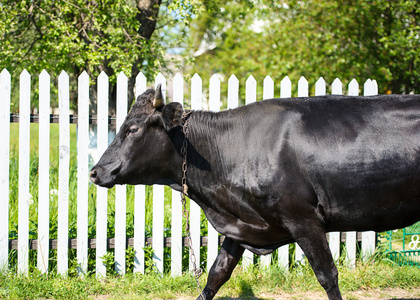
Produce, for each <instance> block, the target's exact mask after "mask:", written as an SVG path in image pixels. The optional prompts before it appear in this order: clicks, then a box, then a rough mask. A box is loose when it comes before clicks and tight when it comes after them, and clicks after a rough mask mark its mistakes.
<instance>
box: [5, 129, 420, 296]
mask: <svg viewBox="0 0 420 300" xmlns="http://www.w3.org/2000/svg"><path fill="white" fill-rule="evenodd" d="M18 144H19V143H18V124H12V126H11V157H10V202H9V216H10V219H9V231H10V235H9V238H17V235H18V231H17V229H18V226H17V222H18ZM70 147H71V160H70V178H71V179H70V195H69V237H70V238H76V232H77V222H76V218H77V215H76V209H77V199H76V196H77V181H76V180H75V178H76V174H77V157H76V127H75V126H73V125H72V126H71V142H70ZM50 149H51V151H50V152H51V154H50V190H54V189H58V125H56V124H52V125H51V146H50ZM30 193H31V194H32V199H33V201H32V202H31V205H30V238H31V239H36V238H37V222H38V211H37V207H38V124H31V160H30ZM133 210H134V188H133V187H130V186H128V187H127V227H126V228H127V236H128V237H132V236H133V231H134V230H133V229H134V228H133V220H134V219H133V218H134V216H133ZM164 213H165V220H164V226H165V228H170V224H171V190H170V188H166V189H165V212H164ZM114 214H115V190H114V189H110V190H109V197H108V237H114V226H113V225H114ZM95 216H96V187H95V186H94V185H90V187H89V228H88V229H89V230H88V231H89V237H91V238H94V237H95V233H96V232H95V228H96V218H95ZM151 229H152V188H151V187H147V188H146V236H151ZM201 233H202V235H206V234H207V222H206V221H205V219H204V216H203V217H202V224H201ZM170 234H171V232H170V230H167V231H165V236H170ZM56 237H57V195H55V194H52V195H50V238H56ZM291 249H293V247H291ZM203 250H205V249H203ZM184 254H185V255H184V263H183V265H184V268H187V266H188V252H187V251H185V252H184ZM29 255H30V269H31V272H30V273H29V275H28V276H27V277H22V276H18V275H17V274H16V272H14V270H15V269H16V261H17V252H16V250H11V251H10V259H9V271H6V272H0V299H37V298H38V299H45V298H48V299H51V298H53V299H88V298H91V299H94V298H95V297H98V296H102V297H105V298H106V299H176V298H179V297H184V298H188V299H195V297H196V296H197V294H198V293H197V289H196V285H195V281H194V279H193V278H192V277H191V276H190V275H189V274H184V275H183V276H180V277H176V278H172V277H170V276H169V275H167V273H168V271H169V270H170V267H169V265H170V249H169V248H167V249H165V260H164V264H165V274H164V275H157V274H155V272H154V269H153V268H152V267H151V266H152V264H153V262H152V255H153V252H152V250H151V249H150V248H149V247H147V248H146V262H145V263H146V266H148V267H149V268H147V272H146V275H134V274H132V272H131V269H130V267H128V271H127V275H125V276H123V277H118V276H116V275H115V273H114V272H113V267H112V264H113V251H112V250H110V251H109V252H108V254H107V255H106V259H105V261H106V263H107V266H108V268H107V270H108V277H107V279H105V280H96V279H95V274H94V269H95V265H94V264H95V251H94V249H90V250H89V264H88V271H89V272H88V275H87V276H86V277H85V278H79V277H77V276H75V275H76V267H77V263H76V250H70V251H69V261H70V268H69V274H68V275H69V276H67V277H61V276H59V275H57V274H56V272H55V271H56V270H55V268H56V250H50V264H49V266H50V267H49V273H48V275H41V274H39V272H38V271H37V270H36V267H35V266H36V259H37V255H36V251H34V250H31V251H30V253H29ZM132 255H133V251H132V250H128V251H127V257H128V258H129V259H128V260H127V266H132V261H131V260H130V259H131V258H132ZM201 255H202V256H201V261H202V262H203V264H202V267H205V264H206V257H205V256H206V252H205V251H201ZM204 269H205V268H204ZM339 272H340V287H341V289H342V291H343V293H344V294H345V293H349V292H352V291H356V290H366V289H383V288H395V287H398V288H402V289H411V288H416V287H418V286H419V285H420V269H418V268H415V267H399V266H396V265H395V264H393V263H391V262H389V261H387V260H386V259H384V258H383V257H381V256H376V257H375V259H373V260H372V261H370V262H369V263H366V264H363V263H361V262H359V263H358V266H357V268H356V269H354V270H352V269H348V268H346V267H344V266H342V265H339ZM200 281H201V284H202V285H203V286H204V284H205V281H206V275H203V276H202V278H201V279H200ZM307 291H318V292H322V293H323V290H322V288H321V286H320V285H319V284H318V282H317V280H316V278H315V276H314V274H313V272H312V269H311V268H310V267H309V266H308V265H303V266H297V267H296V266H293V267H292V268H291V270H290V271H289V272H284V271H283V270H280V269H278V268H275V267H271V268H268V269H261V268H259V267H258V265H255V266H254V267H252V268H250V269H248V270H244V269H242V268H241V267H239V268H237V270H235V272H234V274H233V276H232V278H231V280H230V281H229V282H228V283H227V284H226V285H225V286H223V287H222V289H221V291H220V292H219V293H218V297H219V298H218V299H230V298H229V297H240V298H241V299H257V298H256V297H258V295H259V294H263V293H268V294H271V293H284V292H286V293H296V292H307ZM350 298H351V297H349V299H350ZM352 299H353V298H352Z"/></svg>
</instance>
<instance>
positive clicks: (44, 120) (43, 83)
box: [38, 70, 50, 273]
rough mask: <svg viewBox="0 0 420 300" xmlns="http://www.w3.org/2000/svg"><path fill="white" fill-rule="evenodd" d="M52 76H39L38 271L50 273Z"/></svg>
mask: <svg viewBox="0 0 420 300" xmlns="http://www.w3.org/2000/svg"><path fill="white" fill-rule="evenodd" d="M49 169H50V75H49V74H48V73H47V72H46V71H45V70H43V71H42V72H41V74H40V75H39V161H38V170H39V171H38V175H39V182H38V270H40V272H41V273H47V272H48V253H49V244H50V243H49V226H50V214H49V212H50V195H49V191H50V180H49V176H50V174H49V173H50V172H49Z"/></svg>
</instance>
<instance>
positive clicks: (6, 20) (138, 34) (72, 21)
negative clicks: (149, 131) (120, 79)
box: [0, 0, 197, 111]
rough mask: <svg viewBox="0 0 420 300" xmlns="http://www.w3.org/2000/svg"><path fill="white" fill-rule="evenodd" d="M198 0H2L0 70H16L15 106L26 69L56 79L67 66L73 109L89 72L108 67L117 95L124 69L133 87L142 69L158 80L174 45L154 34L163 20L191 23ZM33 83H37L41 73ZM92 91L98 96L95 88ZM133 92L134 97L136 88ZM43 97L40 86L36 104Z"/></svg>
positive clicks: (15, 106) (93, 96) (15, 108)
mask: <svg viewBox="0 0 420 300" xmlns="http://www.w3.org/2000/svg"><path fill="white" fill-rule="evenodd" d="M196 1H197V0H167V1H163V3H162V1H157V0H147V1H127V0H117V1H109V0H102V1H90V0H76V1H70V2H69V1H65V0H60V1H55V0H46V1H41V0H36V1H33V0H23V1H11V0H5V1H2V3H1V5H0V19H1V20H2V22H1V24H0V53H1V59H0V70H2V69H3V68H7V69H8V70H9V72H10V73H11V74H12V78H13V93H12V94H13V97H12V100H13V102H14V103H13V105H12V111H17V106H18V105H17V95H18V90H17V86H18V77H19V74H20V73H21V71H22V70H23V69H27V70H28V72H29V73H30V74H31V75H32V76H34V77H36V76H37V75H38V74H39V73H40V72H41V71H42V70H43V69H45V70H47V71H48V72H49V74H50V75H51V77H52V79H53V81H54V78H55V77H57V76H58V75H59V73H60V72H61V71H62V70H64V71H66V72H67V73H68V74H69V76H70V78H71V100H72V108H75V107H77V101H76V95H77V91H76V86H75V83H76V79H77V77H78V76H79V75H80V74H81V73H82V72H83V71H87V73H88V74H89V75H90V76H91V80H92V82H91V83H92V85H94V84H95V82H96V80H95V79H96V77H97V76H98V75H99V73H100V72H101V71H105V72H106V73H107V75H108V76H109V77H110V83H111V92H110V96H111V98H112V97H113V96H114V95H113V93H114V89H113V85H114V84H115V82H116V77H117V75H118V74H119V73H120V72H121V71H122V72H124V73H125V74H126V75H127V76H128V77H129V78H131V80H130V81H129V86H130V87H131V89H130V90H131V91H132V88H133V86H134V79H133V78H134V77H135V76H136V75H137V73H138V72H139V71H141V72H143V73H144V74H145V75H146V77H147V78H148V79H152V78H153V77H154V75H156V73H157V72H158V71H159V69H160V68H161V66H162V62H163V61H164V60H165V58H164V52H165V47H170V46H171V45H169V44H168V43H166V44H165V43H162V42H161V39H162V38H161V37H160V36H159V35H156V34H155V35H153V33H154V32H155V30H156V28H157V26H158V30H160V28H161V25H160V24H165V25H166V27H167V26H168V25H169V26H175V25H176V24H177V23H182V24H188V23H189V20H190V18H191V15H192V14H193V13H194V12H195V7H196V5H197V4H196ZM160 11H161V12H160ZM167 11H170V12H172V14H170V13H166V12H167ZM33 84H34V86H37V81H36V79H35V78H34V79H33ZM52 92H53V94H54V97H52V105H53V107H56V106H57V100H56V99H57V97H55V95H56V89H55V87H54V86H53V88H52ZM91 94H92V95H91V99H93V100H95V99H96V95H95V89H94V88H93V89H92V91H91ZM129 97H131V98H132V97H133V95H132V92H131V93H129ZM130 100H131V99H130ZM37 101H38V97H37V92H36V91H35V93H33V97H32V107H34V106H37Z"/></svg>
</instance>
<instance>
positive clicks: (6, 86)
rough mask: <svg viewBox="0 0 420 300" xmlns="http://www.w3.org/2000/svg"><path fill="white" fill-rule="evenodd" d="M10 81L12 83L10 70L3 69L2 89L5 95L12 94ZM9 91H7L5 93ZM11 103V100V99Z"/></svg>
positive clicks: (0, 85)
mask: <svg viewBox="0 0 420 300" xmlns="http://www.w3.org/2000/svg"><path fill="white" fill-rule="evenodd" d="M10 83H11V76H10V73H9V71H7V70H6V69H3V71H1V73H0V91H2V94H3V95H9V94H10ZM5 91H7V92H6V93H4V92H5ZM9 103H10V100H9Z"/></svg>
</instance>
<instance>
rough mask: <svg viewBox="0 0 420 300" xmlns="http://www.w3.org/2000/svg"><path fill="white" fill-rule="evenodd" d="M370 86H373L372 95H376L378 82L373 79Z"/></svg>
mask: <svg viewBox="0 0 420 300" xmlns="http://www.w3.org/2000/svg"><path fill="white" fill-rule="evenodd" d="M372 84H373V93H374V95H378V82H377V81H376V80H375V79H373V80H372Z"/></svg>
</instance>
